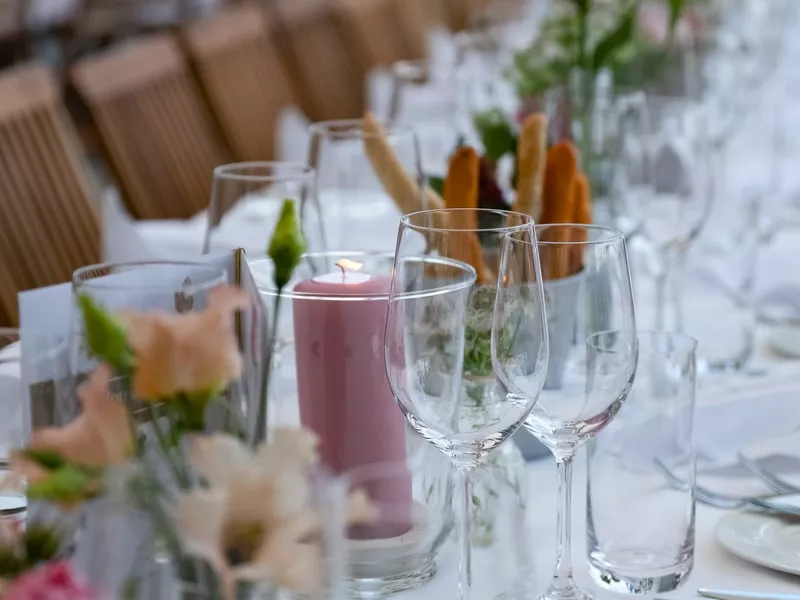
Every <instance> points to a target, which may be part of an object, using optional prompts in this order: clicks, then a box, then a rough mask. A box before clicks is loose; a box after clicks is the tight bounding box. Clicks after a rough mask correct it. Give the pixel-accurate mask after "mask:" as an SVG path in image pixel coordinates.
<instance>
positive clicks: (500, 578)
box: [397, 344, 800, 600]
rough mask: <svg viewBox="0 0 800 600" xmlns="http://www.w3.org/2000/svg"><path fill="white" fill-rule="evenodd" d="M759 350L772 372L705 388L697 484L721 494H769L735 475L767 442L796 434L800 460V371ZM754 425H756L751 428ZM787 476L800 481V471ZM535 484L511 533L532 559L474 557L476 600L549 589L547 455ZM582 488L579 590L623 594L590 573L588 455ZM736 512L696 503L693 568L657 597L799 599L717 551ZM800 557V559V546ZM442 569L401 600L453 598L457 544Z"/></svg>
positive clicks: (777, 578)
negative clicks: (713, 593) (719, 593)
mask: <svg viewBox="0 0 800 600" xmlns="http://www.w3.org/2000/svg"><path fill="white" fill-rule="evenodd" d="M760 348H761V350H762V353H761V355H760V356H759V360H762V361H763V364H764V365H766V369H767V373H766V375H761V376H758V377H748V376H744V375H741V376H729V377H723V378H719V379H718V380H713V379H712V380H708V379H706V380H701V381H700V385H699V389H698V396H697V402H698V405H697V421H696V441H697V446H698V483H700V484H702V485H706V486H707V487H710V488H712V489H714V490H717V491H722V492H729V493H737V494H738V493H741V494H757V493H761V494H764V493H767V491H768V490H767V489H766V488H765V487H764V485H763V484H761V483H759V482H758V481H757V480H756V479H755V478H753V477H752V476H750V475H748V474H747V473H746V472H745V471H744V470H742V469H737V468H736V466H735V464H736V459H735V455H736V452H738V451H740V450H746V449H747V448H755V449H757V448H758V447H759V443H762V444H763V441H764V440H770V439H772V438H775V437H780V436H781V435H783V434H787V433H788V434H790V435H789V436H788V438H787V439H788V440H789V444H790V445H794V444H795V443H796V444H798V445H796V446H794V447H793V448H786V449H784V450H785V451H786V452H788V453H791V452H792V451H793V452H794V455H796V456H800V435H791V434H792V433H796V434H800V411H796V410H795V409H794V406H795V405H796V399H797V398H798V396H799V395H800V377H798V376H797V373H798V368H797V364H796V363H795V362H793V361H791V360H787V359H781V358H779V357H777V356H775V355H773V354H771V353H770V352H769V351H768V350H766V349H765V346H764V345H763V344H761V345H760ZM759 419H762V421H761V422H760V421H759ZM748 424H753V426H752V427H749V426H748ZM601 435H602V434H601ZM756 453H757V450H754V453H748V454H750V455H751V456H756V455H757V454H756ZM784 476H785V477H786V479H788V480H790V481H794V482H795V483H800V471H796V472H795V473H794V474H793V475H792V474H790V475H788V476H787V475H786V474H784ZM527 479H528V506H527V519H526V522H525V524H524V527H523V526H522V525H521V524H520V527H519V529H518V530H517V531H516V532H515V533H514V534H513V535H515V536H517V537H518V539H519V541H520V542H521V544H522V546H523V550H524V551H523V555H526V559H525V560H527V561H528V562H527V563H525V562H523V564H522V565H521V566H520V568H519V570H518V571H517V572H516V573H515V570H514V568H513V566H512V565H513V564H515V561H517V562H516V564H518V563H519V560H520V557H519V555H518V553H515V552H514V551H513V550H512V549H510V548H506V549H504V550H503V551H501V552H500V553H499V555H496V554H497V553H491V552H490V553H484V552H481V551H480V550H477V551H474V552H473V565H474V583H473V585H474V598H477V599H480V600H484V599H489V598H494V597H495V596H496V595H497V593H498V592H499V591H503V590H504V589H506V588H507V587H508V586H509V585H510V583H511V582H512V581H519V578H520V577H527V578H528V579H529V580H530V582H531V585H530V587H528V589H530V590H535V591H537V592H540V591H542V590H543V589H544V588H545V587H546V586H547V584H548V582H549V579H550V577H551V575H552V570H553V566H554V557H555V549H556V490H557V478H556V468H555V461H554V460H553V459H552V458H551V457H549V456H548V457H545V458H541V459H538V460H535V461H532V462H529V463H528V466H527ZM665 485H666V484H665ZM574 486H575V487H574V497H573V537H572V539H573V565H574V566H575V577H576V580H577V582H578V584H579V585H581V586H582V587H584V588H585V589H588V590H591V591H592V593H593V594H594V595H595V597H596V598H603V597H608V598H611V597H622V596H621V595H619V594H615V593H613V592H610V591H607V590H601V589H600V588H598V587H597V586H596V585H595V584H594V583H593V581H592V580H591V577H590V575H589V572H588V568H587V558H586V556H587V554H586V460H585V450H582V451H581V452H580V453H579V455H578V458H577V459H576V469H575V474H574ZM731 512H732V511H728V510H719V509H715V508H710V507H708V506H705V505H703V504H700V503H698V504H697V516H696V541H695V544H696V545H695V563H694V569H693V571H692V573H691V575H690V577H689V579H688V580H687V582H686V583H685V585H684V586H683V587H682V588H680V589H679V590H677V591H675V592H672V593H669V594H657V596H658V597H659V598H676V599H688V598H694V597H695V593H696V590H697V589H698V588H713V589H727V590H749V591H757V592H773V593H791V592H794V593H797V592H798V591H799V590H800V576H795V575H788V574H784V573H780V572H777V571H773V570H770V569H767V568H764V567H760V566H757V565H755V564H752V563H750V562H747V561H745V560H742V559H740V558H738V557H736V556H734V555H733V554H731V553H729V552H728V551H727V550H725V549H724V548H723V547H722V546H721V545H720V544H719V542H718V541H717V539H716V535H715V528H716V527H717V523H718V522H719V521H720V519H721V518H723V517H725V516H726V515H729V514H731ZM620 518H624V515H620ZM653 518H654V519H657V518H658V515H656V514H654V515H653ZM794 527H795V528H796V531H795V532H794V533H795V535H794V539H800V524H798V525H795V526H794ZM797 553H798V555H800V546H798V549H797ZM493 554H494V555H493ZM437 562H438V566H439V573H438V574H437V576H436V577H435V578H434V579H433V580H432V581H431V582H430V583H429V584H428V585H426V586H424V587H422V588H420V589H418V590H413V591H409V592H404V593H402V594H400V595H398V596H397V597H398V599H399V600H404V599H406V598H408V599H412V598H414V599H417V598H418V599H420V600H422V599H427V598H442V597H452V596H453V595H454V593H455V589H456V581H457V553H456V547H455V543H454V539H451V540H450V541H449V542H448V543H447V544H446V546H445V547H444V549H443V551H442V553H441V555H440V557H439V560H438V561H437ZM644 596H645V597H653V596H654V595H653V594H650V595H649V596H648V595H647V594H645V595H644ZM512 597H516V596H512ZM526 597H529V598H530V597H534V595H529V596H526Z"/></svg>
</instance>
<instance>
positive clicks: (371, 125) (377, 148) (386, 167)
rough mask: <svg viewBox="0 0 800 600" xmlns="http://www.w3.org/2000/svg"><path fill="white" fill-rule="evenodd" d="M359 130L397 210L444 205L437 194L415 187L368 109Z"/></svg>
mask: <svg viewBox="0 0 800 600" xmlns="http://www.w3.org/2000/svg"><path fill="white" fill-rule="evenodd" d="M361 130H362V132H363V133H364V151H365V152H366V155H367V158H368V159H369V162H370V164H371V165H372V169H373V170H374V171H375V175H377V177H378V179H379V180H380V182H381V185H382V186H383V189H384V190H386V193H387V194H389V196H390V197H391V198H392V200H394V203H395V204H396V205H397V208H399V209H400V212H401V213H403V214H404V215H405V214H408V213H412V212H417V211H419V210H431V209H437V208H438V209H440V208H443V207H444V202H443V201H442V199H441V197H439V195H438V194H437V193H436V192H434V191H433V190H432V189H431V188H429V187H425V188H424V189H423V190H422V192H420V189H419V186H418V185H417V183H416V182H415V181H414V179H413V178H412V177H411V176H409V174H408V173H407V172H406V170H405V168H403V164H402V163H401V162H400V159H399V158H397V154H395V151H394V149H392V146H391V144H389V141H388V140H387V139H386V132H385V131H384V129H383V126H382V125H381V124H380V122H378V120H377V119H376V118H375V115H373V114H372V113H371V112H367V113H366V114H365V115H364V118H363V119H362V121H361Z"/></svg>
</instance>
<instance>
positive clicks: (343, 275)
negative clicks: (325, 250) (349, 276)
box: [336, 263, 347, 281]
mask: <svg viewBox="0 0 800 600" xmlns="http://www.w3.org/2000/svg"><path fill="white" fill-rule="evenodd" d="M336 266H337V267H339V268H340V269H341V270H342V281H344V280H345V279H346V273H347V271H346V270H345V268H344V267H343V266H342V265H340V264H339V263H336Z"/></svg>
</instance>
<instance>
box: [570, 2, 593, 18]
mask: <svg viewBox="0 0 800 600" xmlns="http://www.w3.org/2000/svg"><path fill="white" fill-rule="evenodd" d="M572 3H573V4H574V5H575V9H576V10H577V11H578V12H579V13H580V14H582V15H588V14H589V11H590V10H591V0H572Z"/></svg>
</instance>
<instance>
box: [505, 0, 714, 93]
mask: <svg viewBox="0 0 800 600" xmlns="http://www.w3.org/2000/svg"><path fill="white" fill-rule="evenodd" d="M662 1H663V2H665V3H667V5H668V9H669V24H670V32H672V31H674V29H675V26H676V25H677V24H678V21H679V20H680V18H681V16H682V15H683V13H684V11H685V10H686V8H687V7H688V6H689V5H694V4H699V3H700V2H701V1H702V0H662ZM639 4H640V3H639V2H637V1H635V0H617V2H616V3H614V4H611V6H610V8H601V7H598V6H594V5H593V3H592V2H591V0H569V1H565V0H555V3H554V5H555V7H556V10H554V14H553V15H551V16H549V17H547V18H546V19H545V21H544V22H543V24H542V30H541V34H540V36H539V38H538V39H537V41H536V42H535V43H534V44H533V45H532V46H531V47H530V48H528V49H526V50H522V51H521V52H518V53H517V54H516V55H515V57H514V61H513V64H512V67H511V68H510V70H509V72H508V76H509V77H510V79H511V81H512V82H513V83H514V85H515V88H516V89H517V93H518V95H519V96H520V97H522V98H527V97H531V96H538V95H541V94H542V93H544V92H546V91H547V90H550V89H552V88H554V87H556V86H559V85H568V84H569V82H570V73H571V72H573V71H575V70H579V71H588V72H589V74H590V76H593V75H594V74H596V73H598V72H599V71H601V70H603V69H606V68H611V69H612V70H613V71H614V72H615V74H616V73H623V75H624V72H625V68H626V65H627V63H629V62H630V63H635V65H636V66H639V63H640V62H641V61H640V60H639V57H638V53H639V52H640V51H644V52H647V53H648V61H649V62H656V63H659V64H661V63H663V62H664V60H663V56H662V57H661V59H657V58H656V57H655V56H653V55H654V54H661V55H663V54H665V53H666V52H667V48H666V47H664V46H662V45H657V44H653V43H652V42H649V41H647V40H644V39H641V38H640V37H639V36H637V21H638V12H639ZM565 7H569V8H570V9H569V10H565ZM670 35H671V34H670ZM656 74H657V73H654V72H652V71H648V70H644V71H642V70H640V69H637V71H636V75H637V77H638V78H639V79H638V80H637V81H635V82H634V83H636V84H639V85H641V84H642V82H643V80H644V78H646V77H654V76H655V75H656ZM615 81H617V80H616V79H615Z"/></svg>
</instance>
